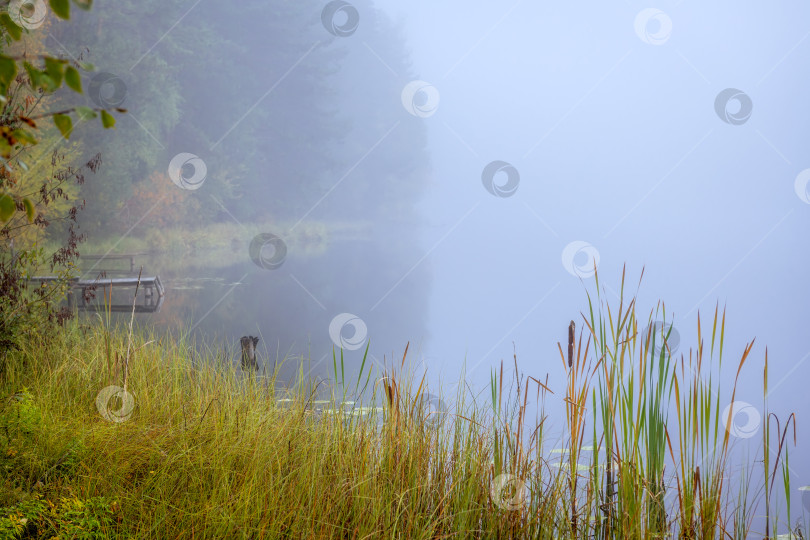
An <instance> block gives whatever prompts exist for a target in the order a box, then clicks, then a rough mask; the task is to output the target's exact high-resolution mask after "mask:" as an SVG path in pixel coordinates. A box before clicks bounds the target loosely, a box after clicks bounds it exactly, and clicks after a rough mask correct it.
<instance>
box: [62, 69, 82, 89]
mask: <svg viewBox="0 0 810 540" xmlns="http://www.w3.org/2000/svg"><path fill="white" fill-rule="evenodd" d="M65 84H67V85H68V86H69V87H70V88H71V89H72V90H73V91H74V92H78V93H80V94H81V93H82V78H81V75H79V70H78V69H76V68H75V67H73V66H68V67H67V68H66V69H65Z"/></svg>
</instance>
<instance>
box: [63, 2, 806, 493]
mask: <svg viewBox="0 0 810 540" xmlns="http://www.w3.org/2000/svg"><path fill="white" fill-rule="evenodd" d="M808 17H810V7H808V6H807V5H805V4H801V3H799V2H788V3H780V4H778V5H770V4H761V5H753V4H740V3H738V2H735V3H731V2H718V3H713V4H712V5H705V4H703V3H697V2H688V1H687V2H665V3H664V4H662V5H659V6H658V7H657V9H653V8H651V7H650V6H648V5H646V4H643V3H636V2H631V1H629V0H628V1H627V2H614V3H611V4H605V5H599V4H596V3H592V4H577V3H571V4H566V3H555V4H538V3H535V2H516V3H511V2H509V3H497V2H477V3H473V4H469V3H468V4H464V3H460V2H456V3H448V2H435V1H433V2H427V1H423V0H415V1H414V2H408V3H402V2H395V1H393V0H376V1H375V2H371V1H356V2H352V3H335V2H331V3H328V4H327V3H326V2H324V3H318V2H310V1H304V2H271V3H262V2H247V3H246V4H245V5H244V6H231V5H227V6H226V5H223V4H221V3H215V2H211V1H210V0H203V1H197V2H168V3H159V2H145V3H142V4H141V3H139V4H135V3H131V2H124V3H123V4H121V5H120V6H119V5H118V4H112V3H102V2H99V3H98V5H97V6H94V8H93V10H92V11H90V12H87V13H77V14H76V17H75V19H76V21H72V22H71V23H70V24H62V25H60V26H58V27H56V26H55V27H53V28H51V30H50V32H52V34H51V35H50V37H49V41H48V43H49V46H50V47H52V49H53V50H54V51H56V52H58V53H60V54H65V55H69V56H74V57H79V55H83V56H82V58H83V59H84V60H86V61H89V62H92V63H93V64H95V66H96V68H97V71H98V72H101V73H108V74H111V76H112V77H111V78H109V80H108V81H107V82H105V81H104V80H101V79H94V77H96V76H97V75H95V74H94V73H87V74H86V77H87V80H86V81H85V84H89V83H90V81H91V80H96V81H97V87H98V91H97V93H96V95H95V96H93V95H92V93H91V95H90V96H89V98H90V99H91V100H92V99H95V100H96V101H97V102H104V103H106V104H108V105H109V104H114V105H119V104H120V106H121V107H125V108H127V110H128V112H127V113H126V114H122V115H121V116H120V117H119V120H118V122H119V123H118V127H117V130H116V132H115V133H109V132H101V131H100V130H92V129H90V128H87V129H85V130H82V131H78V132H77V133H76V138H77V139H78V140H80V141H81V142H82V144H83V145H84V149H83V151H84V152H87V153H94V152H96V151H101V152H102V155H103V158H104V167H103V169H102V170H101V171H100V173H99V174H98V175H96V176H95V177H94V178H92V179H88V184H91V185H90V186H88V187H87V188H85V190H84V191H83V192H82V193H83V196H84V195H85V194H86V195H87V200H88V212H87V213H86V214H85V216H84V217H83V218H82V219H83V221H82V230H83V232H85V233H86V234H87V235H88V239H89V241H90V243H91V245H92V241H93V240H94V238H95V239H96V240H98V241H99V244H101V240H99V239H103V240H104V241H105V242H106V243H105V244H104V245H103V249H102V248H99V251H100V252H101V253H102V254H103V253H105V252H108V253H116V252H126V251H127V249H125V247H126V246H127V245H128V244H127V242H128V240H127V239H129V238H136V237H137V238H144V239H146V241H147V242H149V243H150V244H153V245H152V247H154V248H155V250H154V251H155V252H154V253H150V254H148V255H143V256H139V258H138V261H137V262H138V264H144V272H146V273H151V274H159V275H160V277H161V279H162V280H163V282H164V285H165V286H166V295H165V299H164V302H163V305H162V307H161V310H160V312H159V313H156V314H152V315H146V314H141V315H138V320H139V323H142V324H147V325H153V326H154V327H155V328H156V329H158V330H161V329H162V330H166V329H169V330H172V331H177V332H179V333H180V334H182V335H188V336H190V339H191V338H193V339H205V340H206V341H208V342H213V343H223V345H222V347H223V348H224V349H228V347H230V352H228V353H226V354H230V355H232V356H233V357H235V355H236V354H237V350H236V348H235V347H236V345H235V344H236V341H237V340H238V338H239V337H240V336H242V335H260V336H261V339H262V341H261V342H260V344H259V350H260V356H261V359H262V361H263V362H265V363H267V364H268V365H270V364H272V363H274V362H275V361H276V360H277V359H278V358H280V357H283V356H284V355H285V354H289V355H290V358H291V359H292V360H291V361H290V363H289V369H288V370H287V371H286V372H285V375H286V376H288V377H294V374H295V373H296V372H297V371H298V363H299V362H304V363H305V365H306V372H307V373H309V374H311V375H312V376H316V377H319V378H321V379H323V380H332V379H333V374H332V351H333V349H334V347H335V346H338V347H339V346H341V345H342V346H343V348H344V354H345V360H346V362H347V364H346V367H347V372H349V373H352V376H355V377H356V374H357V370H359V368H360V361H361V358H362V356H363V352H364V350H365V347H366V344H368V343H370V345H369V363H368V364H367V366H374V368H375V369H377V370H380V371H381V370H382V369H383V368H384V366H388V367H390V366H391V365H392V364H394V362H396V365H398V364H399V361H400V359H401V357H402V354H403V352H404V350H405V346H406V344H408V343H410V351H409V354H410V355H411V356H412V358H413V360H414V362H416V363H417V365H416V369H417V371H418V372H419V373H422V372H425V371H426V372H427V377H428V380H429V381H430V384H431V387H432V388H434V389H436V390H435V393H437V394H441V395H442V396H443V398H445V399H446V400H447V401H448V402H451V401H452V398H450V397H447V396H452V395H453V394H454V393H455V391H456V389H457V388H458V386H459V385H460V384H462V385H463V386H464V387H469V389H470V390H469V391H470V392H471V394H472V395H475V396H478V395H479V394H478V393H479V392H481V391H483V392H484V394H483V395H484V396H486V395H487V394H486V392H487V391H488V390H487V385H488V384H489V381H490V374H491V373H492V370H494V369H500V365H501V362H502V361H503V362H504V363H505V365H506V366H507V367H509V368H510V369H511V368H512V366H513V365H514V362H515V360H514V357H516V360H517V365H518V368H519V370H520V371H522V372H523V373H525V374H527V375H531V376H533V377H535V378H538V379H542V380H545V378H546V375H548V381H549V382H548V384H549V387H550V388H551V389H552V390H554V391H560V392H562V390H563V388H564V384H565V380H566V375H565V373H566V366H565V362H564V360H563V359H562V358H561V356H560V352H559V350H558V348H557V343H558V342H560V343H562V344H563V347H564V346H565V342H566V339H567V329H568V324H569V322H570V321H571V320H574V321H575V322H576V324H577V335H579V332H580V331H581V330H582V329H583V328H584V327H585V321H584V319H583V315H585V316H587V313H588V294H590V295H591V297H592V298H595V294H596V281H595V278H594V276H593V266H594V263H596V266H597V270H598V275H599V283H600V286H601V288H602V289H603V290H602V294H603V297H604V298H605V299H606V300H607V301H608V302H609V303H610V304H611V306H612V308H618V304H619V288H620V285H621V276H622V271H623V268H626V286H625V299H626V301H627V300H629V299H630V298H631V297H632V296H633V295H634V294H635V293H636V291H637V309H638V313H639V316H640V317H644V318H645V320H644V321H643V322H644V323H645V324H646V322H647V321H646V318H647V317H648V316H653V317H654V320H657V319H662V318H663V317H662V316H661V313H659V315H657V316H656V315H654V313H653V312H654V310H655V308H656V305H657V303H658V301H659V299H660V300H662V301H663V302H664V303H665V306H666V320H667V321H669V322H671V323H672V326H673V329H674V331H675V332H676V333H677V335H678V336H679V342H678V344H677V351H676V352H677V356H678V357H680V355H681V354H684V355H685V356H686V358H688V357H689V354H690V352H689V351H690V350H693V351H694V350H695V349H696V348H697V347H698V343H697V317H698V314H700V317H701V320H702V321H703V324H704V330H703V335H704V342H707V340H708V338H707V337H706V336H707V334H708V335H710V334H711V328H710V326H709V327H708V329H707V327H706V325H707V324H709V325H710V324H711V320H712V317H713V315H714V310H715V307H716V306H718V305H719V309H720V310H721V312H722V310H723V309H724V308H725V310H726V319H725V324H726V334H725V343H724V347H725V349H724V366H723V372H722V377H723V378H724V379H723V380H724V382H723V384H724V388H725V390H730V389H731V387H732V386H733V384H734V377H735V375H736V367H737V364H738V362H739V359H740V357H741V356H742V353H743V351H744V349H745V346H746V345H747V344H748V343H749V342H750V341H751V340H753V339H754V338H756V342H755V345H754V347H753V349H752V352H751V355H750V356H749V358H748V360H747V363H746V366H745V367H744V369H743V371H742V373H741V374H740V378H739V383H738V389H737V394H736V399H737V400H739V401H742V402H745V403H750V404H752V405H753V406H754V407H755V408H756V409H757V410H759V411H761V410H762V400H763V391H762V383H763V366H764V359H765V350H766V347H767V351H768V360H769V370H770V374H769V394H768V399H769V407H770V410H771V411H772V412H774V413H776V414H777V415H779V417H780V418H782V419H784V418H786V417H787V415H788V414H789V413H790V412H795V413H796V416H797V423H798V425H799V427H800V429H799V437H800V439H799V444H798V454H796V455H803V451H804V449H807V448H808V447H810V439H808V435H807V430H806V429H803V426H804V425H805V421H806V418H807V417H808V415H807V412H808V401H807V397H806V394H804V391H805V390H804V385H806V384H807V381H808V380H810V362H808V358H810V344H809V343H808V342H807V339H806V337H807V336H808V331H807V321H808V320H809V319H810V304H808V299H810V281H808V279H807V275H806V274H807V268H808V262H810V256H808V253H810V252H809V251H808V249H807V239H806V237H807V231H808V230H810V227H809V226H810V187H809V186H810V150H808V148H807V141H808V136H809V135H810V133H808V130H810V127H809V126H810V123H808V121H807V120H808V118H810V103H808V100H807V99H806V96H805V94H806V87H805V86H804V84H805V82H806V68H807V61H808V59H809V58H810V40H807V39H806V38H807V37H808V35H810V33H808V32H807V29H806V21H807V20H808ZM178 155H179V156H180V157H179V158H177V156H178ZM173 160H175V161H173ZM195 160H198V161H195ZM170 163H173V165H170ZM154 175H158V176H157V177H156V178H157V180H154V186H158V187H159V189H158V187H154V188H149V187H145V186H149V185H150V184H149V182H150V181H152V180H150V178H152V177H154ZM171 180H174V183H172V182H171ZM139 186H140V187H139ZM161 190H162V191H161ZM152 192H154V193H155V194H156V195H155V198H154V199H151V198H149V197H147V196H145V195H144V194H148V193H152ZM133 194H135V195H133ZM138 194H140V195H138ZM125 202H126V204H125ZM214 226H220V227H222V229H221V230H227V231H228V232H227V233H226V234H225V236H227V238H226V241H227V245H226V248H225V249H220V250H219V251H215V252H213V254H211V255H206V253H208V252H207V251H206V250H207V249H208V246H207V244H206V240H205V238H207V237H208V236H207V235H208V234H209V232H207V231H210V230H211V228H212V227H214ZM172 227H183V228H186V229H189V230H191V231H193V232H191V233H189V234H187V235H186V236H184V238H185V240H184V242H185V244H184V246H182V249H180V250H179V251H177V249H176V248H177V245H176V243H172V242H173V240H172V239H171V237H170V236H169V235H168V233H166V230H168V229H171V228H172ZM228 227H230V228H228ZM161 231H163V232H161ZM233 231H236V232H233ZM164 233H165V235H164V236H161V234H164ZM262 234H264V235H265V236H261V235H262ZM266 235H273V236H266ZM214 236H216V235H214ZM274 238H278V239H280V240H281V244H279V243H275V244H274V242H275V240H273V239H274ZM192 244H193V245H192ZM282 244H283V245H282ZM189 246H191V247H189ZM218 247H219V248H221V247H222V246H218ZM173 248H175V251H172V249H173ZM107 250H109V251H107ZM90 251H96V250H95V249H91V250H90ZM101 266H103V265H101ZM101 266H99V267H97V268H94V269H92V270H90V269H89V268H88V269H87V270H88V275H91V274H92V275H95V272H97V270H98V269H99V268H101ZM642 270H643V273H644V275H643V279H642V281H641V284H640V285H639V277H640V276H641V273H642ZM330 325H331V332H330ZM706 347H708V342H707V343H706ZM302 357H303V360H302V359H301V358H302ZM462 373H463V379H462ZM439 385H441V390H439ZM558 396H559V394H558ZM723 398H724V399H726V400H728V399H730V396H728V395H724V396H723ZM554 399H556V400H557V401H556V402H555V401H554ZM555 403H556V404H555ZM561 407H562V404H561V402H560V399H558V397H554V396H552V399H551V401H550V404H549V408H550V410H551V411H553V414H558V413H559V411H560V410H561ZM741 421H743V422H747V421H748V419H746V418H742V420H741ZM759 427H760V426H759V424H758V425H757V428H759ZM556 428H557V429H558V430H559V431H562V429H563V428H564V425H563V424H559V423H558V424H556ZM753 440H754V441H755V442H757V441H758V440H759V439H758V437H754V439H753ZM738 442H739V443H740V444H744V443H745V442H746V441H744V440H742V439H741V440H740V441H738ZM791 463H792V467H793V469H792V474H793V476H794V477H795V478H794V480H793V481H794V482H797V484H796V485H805V484H808V483H810V482H808V480H810V478H808V475H810V468H808V467H807V464H806V461H805V462H802V461H801V460H799V459H797V460H795V463H794V462H791Z"/></svg>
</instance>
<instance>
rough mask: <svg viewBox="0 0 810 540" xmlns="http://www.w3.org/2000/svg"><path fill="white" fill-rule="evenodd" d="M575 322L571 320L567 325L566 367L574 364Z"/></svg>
mask: <svg viewBox="0 0 810 540" xmlns="http://www.w3.org/2000/svg"><path fill="white" fill-rule="evenodd" d="M575 327H576V324H574V321H571V324H569V325H568V367H569V368H570V367H572V366H573V365H574V328H575Z"/></svg>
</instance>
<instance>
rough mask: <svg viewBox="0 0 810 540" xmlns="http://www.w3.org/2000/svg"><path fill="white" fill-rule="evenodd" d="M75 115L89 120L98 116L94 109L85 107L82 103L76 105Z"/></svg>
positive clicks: (80, 118)
mask: <svg viewBox="0 0 810 540" xmlns="http://www.w3.org/2000/svg"><path fill="white" fill-rule="evenodd" d="M76 115H77V116H78V117H79V120H90V119H91V118H95V117H96V116H98V114H96V111H94V110H93V109H92V108H90V107H85V106H83V105H79V106H78V107H76Z"/></svg>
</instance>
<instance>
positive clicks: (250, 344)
mask: <svg viewBox="0 0 810 540" xmlns="http://www.w3.org/2000/svg"><path fill="white" fill-rule="evenodd" d="M239 341H240V342H241V343H242V371H247V370H252V371H259V363H258V362H257V361H256V345H257V344H258V343H259V338H257V337H253V336H242V338H241V339H240V340H239Z"/></svg>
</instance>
